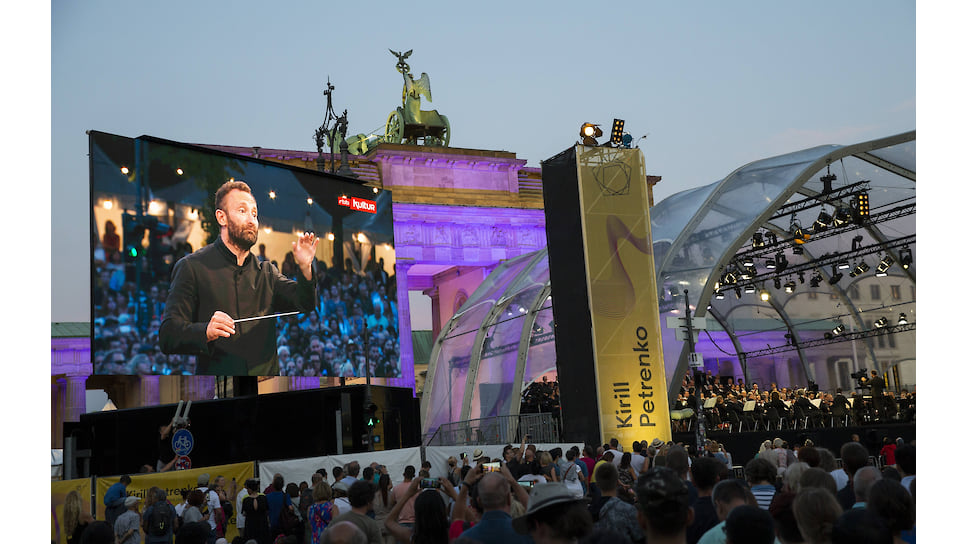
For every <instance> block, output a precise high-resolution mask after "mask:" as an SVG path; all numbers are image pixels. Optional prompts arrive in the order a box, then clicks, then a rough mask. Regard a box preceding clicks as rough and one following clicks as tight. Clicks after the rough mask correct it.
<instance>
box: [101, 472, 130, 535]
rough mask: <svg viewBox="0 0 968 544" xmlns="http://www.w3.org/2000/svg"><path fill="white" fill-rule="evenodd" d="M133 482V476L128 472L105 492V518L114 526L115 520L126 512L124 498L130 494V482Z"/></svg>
mask: <svg viewBox="0 0 968 544" xmlns="http://www.w3.org/2000/svg"><path fill="white" fill-rule="evenodd" d="M130 483H131V476H128V475H127V474H125V475H123V476H121V479H120V480H119V481H118V483H116V484H114V485H112V486H111V487H109V488H108V490H107V492H106V493H104V519H105V521H107V522H108V523H110V524H111V527H114V522H115V520H117V519H118V516H120V515H121V514H123V513H124V511H125V510H127V508H125V506H124V499H125V497H127V496H128V484H130Z"/></svg>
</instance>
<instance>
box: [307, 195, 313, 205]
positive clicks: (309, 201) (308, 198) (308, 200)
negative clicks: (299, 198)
mask: <svg viewBox="0 0 968 544" xmlns="http://www.w3.org/2000/svg"><path fill="white" fill-rule="evenodd" d="M306 204H309V205H310V206H312V205H313V197H307V198H306Z"/></svg>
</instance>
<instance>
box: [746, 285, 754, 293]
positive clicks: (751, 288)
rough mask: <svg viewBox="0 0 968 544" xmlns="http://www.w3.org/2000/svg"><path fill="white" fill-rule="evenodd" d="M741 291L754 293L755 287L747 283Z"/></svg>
mask: <svg viewBox="0 0 968 544" xmlns="http://www.w3.org/2000/svg"><path fill="white" fill-rule="evenodd" d="M743 291H744V292H746V293H755V292H756V287H754V286H752V285H747V286H746V289H743Z"/></svg>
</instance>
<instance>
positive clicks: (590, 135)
mask: <svg viewBox="0 0 968 544" xmlns="http://www.w3.org/2000/svg"><path fill="white" fill-rule="evenodd" d="M578 135H579V136H581V143H582V144H584V145H590V146H597V145H598V140H596V139H595V138H598V137H599V136H601V135H602V129H600V128H598V125H595V124H592V123H585V124H583V125H582V126H581V130H579V131H578Z"/></svg>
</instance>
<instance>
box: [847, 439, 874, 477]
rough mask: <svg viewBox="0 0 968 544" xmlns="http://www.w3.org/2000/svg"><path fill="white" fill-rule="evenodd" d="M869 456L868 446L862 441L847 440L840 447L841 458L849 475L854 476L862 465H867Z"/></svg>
mask: <svg viewBox="0 0 968 544" xmlns="http://www.w3.org/2000/svg"><path fill="white" fill-rule="evenodd" d="M867 457H868V453H867V448H865V447H864V445H863V444H861V443H860V442H847V443H845V444H844V445H843V446H841V447H840V458H841V459H842V460H843V462H844V472H846V473H847V475H848V476H851V477H852V476H853V475H854V473H855V472H857V471H858V470H859V469H860V468H861V467H864V466H867Z"/></svg>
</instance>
